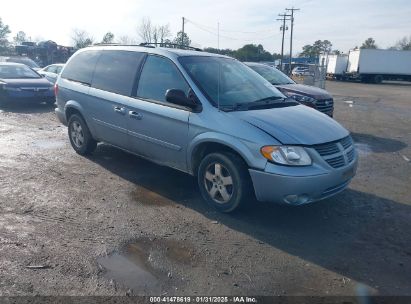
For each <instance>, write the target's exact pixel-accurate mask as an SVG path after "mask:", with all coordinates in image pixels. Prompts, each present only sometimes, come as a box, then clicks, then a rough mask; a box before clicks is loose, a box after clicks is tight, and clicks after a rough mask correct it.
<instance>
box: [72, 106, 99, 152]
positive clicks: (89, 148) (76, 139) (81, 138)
mask: <svg viewBox="0 0 411 304" xmlns="http://www.w3.org/2000/svg"><path fill="white" fill-rule="evenodd" d="M68 135H69V138H70V143H71V146H72V147H73V149H74V150H75V151H76V152H77V153H78V154H80V155H87V154H90V153H92V152H93V151H94V150H95V149H96V146H97V142H96V141H95V140H94V139H93V137H92V136H91V133H90V130H89V128H88V127H87V124H86V122H85V121H84V119H83V118H82V117H81V116H80V115H78V114H73V115H71V116H70V118H69V123H68Z"/></svg>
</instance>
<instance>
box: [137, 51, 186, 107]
mask: <svg viewBox="0 0 411 304" xmlns="http://www.w3.org/2000/svg"><path fill="white" fill-rule="evenodd" d="M168 89H178V90H182V91H183V92H184V93H186V95H187V94H188V90H189V86H188V84H187V82H186V81H185V79H184V78H183V76H182V75H181V73H180V71H179V70H178V69H177V67H176V66H175V64H174V63H173V62H171V61H170V60H169V59H167V58H164V57H160V56H153V55H150V56H148V57H147V60H146V62H145V64H144V67H143V71H142V72H141V76H140V81H139V84H138V90H137V96H138V97H141V98H147V99H152V100H156V101H162V102H166V98H165V95H166V92H167V90H168Z"/></svg>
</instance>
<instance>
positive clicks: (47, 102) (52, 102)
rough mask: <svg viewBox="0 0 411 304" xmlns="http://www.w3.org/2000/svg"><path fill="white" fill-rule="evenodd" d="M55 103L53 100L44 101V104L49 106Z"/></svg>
mask: <svg viewBox="0 0 411 304" xmlns="http://www.w3.org/2000/svg"><path fill="white" fill-rule="evenodd" d="M55 102H56V100H55V99H54V98H53V99H47V100H46V104H47V105H49V106H52V105H54V103H55Z"/></svg>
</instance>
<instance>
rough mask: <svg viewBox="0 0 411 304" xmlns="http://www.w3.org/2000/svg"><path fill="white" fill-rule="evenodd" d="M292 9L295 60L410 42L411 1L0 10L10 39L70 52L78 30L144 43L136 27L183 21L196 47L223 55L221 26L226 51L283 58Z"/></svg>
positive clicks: (149, 1) (51, 5)
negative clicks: (286, 18) (319, 45)
mask: <svg viewBox="0 0 411 304" xmlns="http://www.w3.org/2000/svg"><path fill="white" fill-rule="evenodd" d="M292 6H294V7H296V8H300V9H301V10H300V11H298V12H296V16H295V27H294V50H295V52H299V51H301V48H302V46H303V45H305V44H312V43H313V42H314V41H315V40H318V39H321V40H324V39H328V40H330V41H331V42H332V43H333V49H339V50H341V51H343V52H347V51H348V50H349V49H350V48H352V47H355V46H357V45H358V46H360V45H361V44H362V42H363V41H364V40H365V39H367V38H368V37H373V38H374V39H375V40H376V43H377V45H378V46H379V47H382V48H385V47H389V46H392V45H393V44H395V42H396V41H397V40H398V39H400V38H402V37H404V36H410V35H411V1H410V0H390V1H388V0H373V1H372V0H343V1H338V0H327V1H320V0H293V1H287V0H285V1H284V0H281V1H279V0H231V1H228V0H217V1H215V0H208V1H206V0H169V1H164V0H163V1H160V0H115V1H113V0H100V1H93V0H81V1H80V0H65V1H61V0H42V1H32V0H20V1H18V0H13V1H12V0H8V1H3V3H2V4H1V9H0V18H2V20H3V22H4V23H5V24H8V25H9V26H10V28H11V30H12V34H11V35H10V36H9V38H11V37H12V36H14V35H15V33H16V32H17V31H20V30H22V31H24V32H26V34H27V35H28V36H31V37H32V39H39V38H41V39H44V40H53V41H55V42H57V43H58V44H63V45H70V44H71V38H70V37H71V33H72V30H73V29H74V28H78V29H84V30H86V31H88V32H89V33H90V34H91V35H92V36H93V37H94V38H95V40H98V41H100V40H101V39H102V37H103V35H104V33H106V32H107V31H111V32H113V33H114V34H115V36H121V35H128V36H131V37H134V38H135V39H136V40H137V41H140V38H139V37H138V35H137V26H138V25H139V23H140V22H141V20H142V18H143V17H149V18H150V19H151V21H152V22H153V23H154V24H158V25H162V24H169V26H170V29H171V31H172V33H173V36H174V35H175V33H176V32H177V31H179V30H180V29H181V23H182V21H181V17H183V16H184V17H186V18H187V19H188V22H187V23H186V25H185V29H186V32H187V33H188V35H189V37H190V38H191V40H192V43H193V44H194V45H196V46H200V47H207V46H211V47H217V24H218V23H219V24H220V48H239V47H241V46H243V45H244V44H246V43H256V44H258V43H261V44H262V45H263V46H264V48H265V49H267V50H268V51H270V52H280V50H281V32H280V23H281V22H280V21H276V19H277V18H279V17H278V14H280V13H283V12H284V9H285V8H286V7H288V8H290V7H292ZM289 34H290V33H289V31H287V32H286V47H285V52H288V49H289Z"/></svg>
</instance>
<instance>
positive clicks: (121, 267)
mask: <svg viewBox="0 0 411 304" xmlns="http://www.w3.org/2000/svg"><path fill="white" fill-rule="evenodd" d="M195 259H196V255H195V253H194V251H193V250H192V249H190V248H189V247H188V246H187V245H186V244H182V243H180V242H178V241H174V240H167V239H139V240H137V241H134V242H133V243H130V244H127V245H126V246H124V248H123V249H122V250H120V251H119V252H116V253H113V254H111V255H109V256H106V257H102V258H99V259H98V260H97V262H98V263H99V264H100V265H101V266H103V267H104V268H105V270H106V271H105V273H104V277H105V278H106V279H108V280H114V281H115V282H116V283H118V284H121V285H123V286H125V287H127V288H129V289H131V290H132V292H133V294H134V295H147V294H160V292H161V291H162V290H163V289H165V288H166V287H167V285H169V284H171V283H172V282H173V279H175V278H176V277H178V274H176V272H177V271H181V269H182V268H184V267H185V266H186V267H190V265H192V263H193V262H194V260H195Z"/></svg>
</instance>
